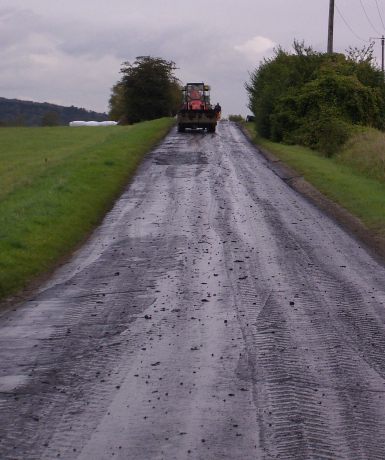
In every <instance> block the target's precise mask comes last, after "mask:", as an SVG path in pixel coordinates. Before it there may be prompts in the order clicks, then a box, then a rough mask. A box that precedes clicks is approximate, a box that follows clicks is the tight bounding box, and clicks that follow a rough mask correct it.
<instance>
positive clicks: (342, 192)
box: [246, 123, 385, 236]
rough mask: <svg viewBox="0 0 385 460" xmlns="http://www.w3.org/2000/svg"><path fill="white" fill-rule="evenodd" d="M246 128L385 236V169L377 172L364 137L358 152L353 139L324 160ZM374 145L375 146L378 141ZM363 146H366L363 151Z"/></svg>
mask: <svg viewBox="0 0 385 460" xmlns="http://www.w3.org/2000/svg"><path fill="white" fill-rule="evenodd" d="M246 128H247V129H248V130H249V132H250V133H251V135H252V136H254V139H255V143H256V144H257V145H260V146H261V147H262V148H265V149H266V150H268V151H270V152H271V153H273V154H274V155H276V156H277V157H278V158H279V159H281V160H282V161H283V162H285V163H286V164H288V165H289V166H291V167H292V168H293V169H295V170H296V171H297V172H298V173H300V174H301V175H302V176H303V177H304V178H305V179H306V180H307V181H308V182H310V183H311V184H313V185H314V186H315V187H316V188H317V189H318V190H320V191H321V192H322V193H323V194H324V195H325V196H327V197H328V198H330V199H331V200H333V201H334V202H336V203H338V204H340V205H341V206H343V207H344V208H345V209H347V210H348V211H349V212H350V213H351V214H353V215H355V216H357V217H358V218H360V219H361V220H362V222H363V223H364V224H365V225H366V226H367V227H368V228H369V229H371V230H372V231H374V232H375V233H376V234H378V235H381V236H385V181H384V180H382V177H383V170H384V169H382V171H381V170H380V169H379V167H378V161H379V160H378V159H377V157H378V155H375V154H374V153H373V149H370V147H369V145H370V142H369V143H368V139H367V137H365V136H363V137H362V135H360V136H361V137H360V139H361V141H360V142H361V150H360V148H359V147H358V145H359V144H358V140H354V139H352V141H351V142H350V143H348V144H347V145H346V147H345V149H344V150H343V151H342V152H341V153H340V154H339V155H337V156H335V157H333V158H325V157H324V156H322V155H320V154H318V153H317V152H315V151H313V150H310V149H308V148H305V147H300V146H298V145H284V144H279V143H275V142H271V141H268V140H266V139H262V138H257V137H256V135H255V129H254V126H253V125H252V124H251V123H248V124H246ZM381 135H382V136H384V135H383V134H382V133H381ZM373 142H374V143H375V144H376V145H377V144H378V140H377V141H376V142H375V141H373ZM364 145H365V146H366V147H365V150H364V151H362V149H363V148H364V147H363V146H364ZM360 152H361V153H360ZM370 152H372V153H370ZM376 165H377V167H376Z"/></svg>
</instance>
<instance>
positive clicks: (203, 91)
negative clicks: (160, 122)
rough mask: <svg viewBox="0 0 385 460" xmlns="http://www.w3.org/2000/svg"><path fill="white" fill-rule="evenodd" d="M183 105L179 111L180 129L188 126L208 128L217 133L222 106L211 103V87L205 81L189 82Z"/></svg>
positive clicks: (181, 131) (183, 129)
mask: <svg viewBox="0 0 385 460" xmlns="http://www.w3.org/2000/svg"><path fill="white" fill-rule="evenodd" d="M182 91H183V105H182V107H181V109H180V110H179V112H178V116H177V119H178V131H179V132H180V133H183V132H184V131H185V129H186V128H190V129H198V128H201V129H206V130H207V131H208V132H209V133H215V128H216V126H217V121H218V120H219V118H220V116H221V107H220V106H219V104H217V105H216V106H215V107H213V106H212V105H211V103H210V87H209V86H208V85H205V84H204V83H187V85H186V86H185V87H184V88H183V90H182Z"/></svg>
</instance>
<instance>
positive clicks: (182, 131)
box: [178, 125, 186, 133]
mask: <svg viewBox="0 0 385 460" xmlns="http://www.w3.org/2000/svg"><path fill="white" fill-rule="evenodd" d="M185 129H186V128H185V127H184V126H183V125H178V133H184V132H185Z"/></svg>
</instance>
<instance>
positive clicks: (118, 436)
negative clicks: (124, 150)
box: [0, 122, 385, 460]
mask: <svg viewBox="0 0 385 460" xmlns="http://www.w3.org/2000/svg"><path fill="white" fill-rule="evenodd" d="M384 280H385V271H384V268H383V267H381V266H380V265H378V264H377V263H376V262H375V261H374V260H373V259H372V258H371V257H370V255H368V254H367V253H366V252H365V251H364V250H363V249H362V248H360V246H359V244H358V243H357V242H356V241H355V240H353V239H352V238H350V237H349V236H348V235H347V234H346V233H345V232H344V231H343V230H341V229H340V228H339V227H338V226H337V225H336V224H335V223H333V222H332V221H331V220H330V219H329V218H327V217H325V216H324V215H323V214H322V213H321V212H320V211H318V210H317V209H315V208H314V207H313V206H312V205H311V204H309V203H308V202H307V201H306V200H305V199H303V198H302V197H300V196H299V195H298V194H296V192H294V191H293V190H291V189H290V188H289V187H288V186H287V185H286V184H285V183H284V182H283V181H282V180H281V179H279V178H278V177H277V176H276V175H275V174H274V173H273V172H272V171H271V170H270V169H269V168H268V165H267V163H266V161H265V160H264V159H263V158H262V157H261V156H260V155H259V154H258V153H257V152H256V150H255V149H254V148H253V147H252V146H251V145H250V144H249V143H248V141H247V140H246V139H245V137H244V136H243V134H242V133H241V132H240V131H239V130H238V128H237V127H236V126H235V125H232V124H230V123H227V122H223V123H221V124H220V125H219V127H218V132H217V134H200V133H198V134H190V133H186V134H177V133H176V131H175V130H174V131H172V132H171V134H170V135H169V136H168V137H167V138H166V139H165V141H164V142H163V143H162V144H161V145H160V146H159V147H158V148H157V149H156V150H155V151H153V152H152V153H151V154H150V155H149V156H148V157H147V158H146V160H145V161H144V163H143V165H142V166H141V168H140V169H139V171H138V174H137V176H136V178H135V180H134V181H133V183H132V184H131V186H130V187H129V188H128V189H127V191H126V192H125V193H124V194H123V195H122V197H121V199H120V200H119V201H118V202H117V204H116V206H115V207H114V209H113V210H112V211H111V212H110V213H109V214H108V215H107V217H106V219H105V221H104V223H103V225H102V226H101V227H100V228H99V229H98V230H97V231H96V232H95V234H94V235H93V237H92V238H91V239H90V241H89V242H88V243H87V244H86V245H85V247H84V248H82V249H81V250H80V251H79V252H78V253H77V254H75V257H74V258H73V259H72V261H71V262H70V263H68V264H67V265H66V266H64V267H62V268H61V269H60V270H59V271H58V272H57V273H56V274H55V276H54V277H53V279H52V280H51V281H50V282H49V283H47V284H46V285H45V286H44V287H42V289H41V290H40V292H39V293H38V294H37V295H36V296H35V297H34V298H33V299H31V300H30V301H28V302H26V303H25V304H23V305H22V306H21V307H20V308H18V309H17V310H15V311H10V312H6V313H3V315H2V316H1V318H0V458H1V459H4V460H5V459H23V460H24V459H28V460H30V459H31V460H34V459H37V460H41V459H47V460H52V459H54V458H61V459H76V460H104V459H108V458H114V459H120V460H122V459H143V460H147V459H167V460H168V459H178V460H179V459H205V460H206V459H242V460H248V459H278V458H279V459H285V460H288V459H306V460H309V459H317V460H318V459H347V460H353V459H354V460H356V459H370V460H373V459H381V460H383V459H384V458H385V327H384V321H385V283H384Z"/></svg>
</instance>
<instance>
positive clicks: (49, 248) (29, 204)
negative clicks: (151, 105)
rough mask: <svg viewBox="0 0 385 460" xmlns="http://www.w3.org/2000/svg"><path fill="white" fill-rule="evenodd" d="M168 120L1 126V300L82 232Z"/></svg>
mask: <svg viewBox="0 0 385 460" xmlns="http://www.w3.org/2000/svg"><path fill="white" fill-rule="evenodd" d="M173 123H174V120H173V119H169V118H164V119H159V120H154V121H151V122H144V123H139V124H137V125H133V126H125V127H120V126H112V127H98V128H91V127H79V128H69V127H55V128H1V129H0V184H1V186H0V299H4V298H5V297H6V296H7V295H9V294H12V293H15V292H17V291H18V290H20V289H22V288H24V287H25V286H26V285H27V284H28V283H29V282H30V281H31V280H33V279H34V278H36V277H37V276H39V275H41V274H43V273H47V272H48V271H49V270H50V269H52V267H54V266H55V264H56V263H57V261H58V260H59V259H60V258H61V257H63V256H65V255H67V254H68V253H70V251H71V250H72V249H73V248H74V247H75V246H76V245H77V244H79V243H80V242H81V241H82V240H83V239H84V238H85V237H86V236H87V234H89V232H90V231H91V230H92V229H93V228H94V227H95V225H96V224H97V223H99V222H100V221H101V218H102V217H103V215H104V214H105V212H106V211H107V210H108V209H109V208H110V207H111V206H112V204H113V202H114V200H115V199H116V198H117V197H118V196H119V194H120V193H121V191H122V189H123V187H124V186H125V185H126V184H127V183H128V181H129V179H130V177H131V176H132V175H133V173H134V172H135V170H136V168H137V166H138V164H139V163H140V161H141V159H142V158H143V156H144V154H145V153H146V152H148V151H149V150H150V149H151V148H152V147H153V146H154V145H155V144H156V143H157V142H159V141H160V140H161V139H162V138H163V137H164V135H165V134H166V133H167V131H168V130H169V129H170V127H171V126H172V124H173Z"/></svg>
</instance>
